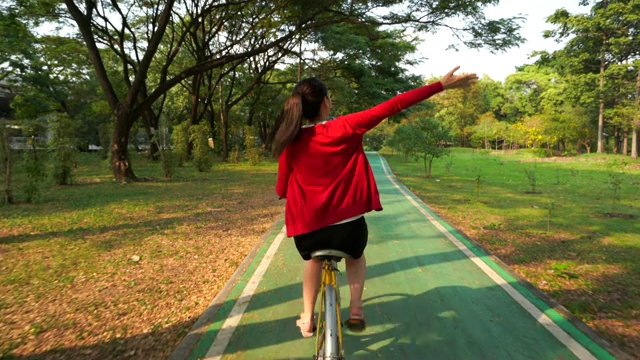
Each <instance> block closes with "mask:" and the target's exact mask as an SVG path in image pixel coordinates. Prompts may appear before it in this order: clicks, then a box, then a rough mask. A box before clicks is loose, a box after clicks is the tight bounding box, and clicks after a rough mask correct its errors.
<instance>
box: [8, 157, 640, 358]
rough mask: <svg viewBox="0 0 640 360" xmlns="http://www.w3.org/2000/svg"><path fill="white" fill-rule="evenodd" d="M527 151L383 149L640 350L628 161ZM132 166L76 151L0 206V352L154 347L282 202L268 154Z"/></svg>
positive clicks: (449, 210)
mask: <svg viewBox="0 0 640 360" xmlns="http://www.w3.org/2000/svg"><path fill="white" fill-rule="evenodd" d="M528 154H529V153H528V152H525V151H522V152H513V153H499V154H491V153H485V152H478V151H472V150H466V149H456V150H455V151H454V152H453V156H452V157H450V158H445V159H438V160H436V161H435V162H434V168H433V175H432V177H431V178H425V177H424V175H423V170H422V168H420V167H418V166H417V165H416V164H415V163H414V162H412V161H409V162H407V161H404V160H403V159H402V157H401V156H397V155H393V154H391V153H385V155H386V157H387V159H388V161H389V163H390V165H391V166H392V168H393V170H394V172H395V173H396V175H397V176H398V177H399V178H400V179H401V180H402V181H403V182H404V183H405V184H406V185H407V186H409V187H410V188H411V189H412V190H413V191H414V192H415V193H416V194H417V195H419V196H420V197H421V198H422V199H423V200H424V201H425V202H426V203H427V204H429V205H430V206H431V207H432V208H433V209H434V210H436V211H437V212H439V213H440V214H441V215H442V216H443V217H444V218H446V219H448V220H449V221H450V222H451V223H452V224H453V225H455V226H457V227H458V228H459V229H461V230H462V231H464V232H465V233H466V234H467V235H469V236H470V237H472V238H473V239H475V240H476V241H478V242H479V243H481V244H482V245H484V246H485V247H486V248H487V249H488V250H490V251H491V252H492V253H493V254H495V255H496V256H498V257H500V258H501V259H502V260H503V261H505V262H506V263H508V264H509V265H511V266H512V267H513V269H514V270H515V271H517V272H518V273H519V274H520V275H522V276H523V277H525V278H526V279H528V280H529V281H530V282H531V283H532V284H533V285H535V286H537V287H539V288H540V289H542V290H543V291H545V292H546V293H548V294H549V295H550V296H551V297H553V298H555V299H557V300H558V301H559V302H560V303H562V304H563V305H564V306H565V307H566V308H568V309H569V310H570V311H572V312H573V313H574V314H576V315H577V316H578V317H580V318H581V319H582V320H583V321H585V322H586V323H587V324H589V325H590V326H592V327H593V328H594V329H596V330H597V331H599V332H600V333H601V334H602V336H603V337H605V338H607V339H609V340H611V341H612V342H614V343H616V344H617V345H619V346H620V347H621V348H622V349H623V350H625V351H626V352H627V353H630V354H634V353H640V350H639V349H640V335H638V334H640V316H639V311H640V290H639V289H640V276H639V274H640V262H639V261H638V259H640V235H639V234H640V191H638V188H639V187H640V162H639V161H631V160H629V159H628V158H623V157H620V156H613V155H610V156H596V155H583V156H580V157H575V158H567V159H564V158H563V159H551V160H549V159H534V158H532V157H531V156H528ZM133 167H134V171H135V172H136V174H137V175H138V176H144V177H147V178H149V181H145V182H138V183H131V184H126V185H122V184H119V183H116V182H114V181H113V179H112V175H111V173H110V170H109V164H108V163H106V162H104V161H101V160H99V159H98V157H97V156H96V155H93V154H82V156H81V157H80V159H79V166H78V168H77V172H76V184H75V185H72V186H54V185H50V184H49V185H46V186H45V187H43V189H42V196H41V199H40V200H39V201H38V203H36V204H24V203H22V204H17V205H7V206H0V329H2V331H0V357H3V358H7V359H11V358H20V357H23V356H27V357H33V358H47V359H70V358H82V359H121V358H128V357H135V358H141V359H160V358H166V357H167V355H168V354H169V353H171V351H173V349H174V348H175V347H176V346H177V344H178V343H179V342H180V341H181V340H182V337H183V336H184V335H185V333H186V332H187V331H188V329H189V328H190V327H191V325H192V324H193V323H194V322H195V321H196V320H197V318H198V317H199V316H200V314H201V313H202V312H203V311H204V310H205V309H206V307H207V305H208V304H209V302H210V301H211V299H213V298H214V297H215V295H216V294H217V292H218V291H219V290H220V289H221V287H222V286H223V285H224V283H225V282H226V281H227V279H228V278H229V277H230V276H231V274H232V273H233V272H234V271H235V269H236V268H237V266H238V265H239V264H240V262H241V261H242V260H243V259H244V258H245V256H246V254H247V253H248V252H249V251H250V250H251V248H253V246H254V245H255V244H256V242H257V240H258V239H259V238H260V237H261V236H262V234H263V233H264V232H265V231H266V230H267V229H268V227H269V226H271V224H272V223H273V222H274V221H275V220H276V219H277V217H278V216H279V215H280V213H281V212H282V205H283V203H282V202H280V201H278V200H277V198H276V196H275V194H274V189H273V185H274V181H275V174H276V169H277V165H276V163H275V162H274V161H272V160H268V161H264V162H263V163H262V164H261V165H258V166H249V165H247V164H243V163H241V164H220V163H218V164H216V165H214V167H213V170H212V171H211V172H207V173H198V172H196V171H195V170H194V169H193V168H192V167H185V168H180V169H178V170H177V175H176V176H175V177H174V178H173V179H164V178H163V177H162V176H161V170H160V165H159V164H157V163H152V162H150V161H149V160H147V159H145V158H144V157H142V156H138V155H134V158H133ZM525 170H527V171H528V172H529V176H528V175H527V173H526V172H525ZM21 176H22V175H21V174H18V175H17V178H16V179H15V184H16V188H17V187H18V186H19V185H20V184H21V183H23V182H24V179H23V178H22V177H21ZM534 178H535V182H534V181H533V179H534ZM533 185H535V188H534V186H533ZM16 196H17V197H18V200H19V199H20V197H21V195H20V194H19V192H18V191H16Z"/></svg>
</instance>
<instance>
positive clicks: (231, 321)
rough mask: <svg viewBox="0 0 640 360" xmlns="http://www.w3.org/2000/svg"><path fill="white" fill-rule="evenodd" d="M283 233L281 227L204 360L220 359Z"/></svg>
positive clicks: (278, 245)
mask: <svg viewBox="0 0 640 360" xmlns="http://www.w3.org/2000/svg"><path fill="white" fill-rule="evenodd" d="M285 233H286V228H285V227H283V228H282V230H281V231H280V233H279V234H278V236H276V238H275V239H274V240H273V243H272V244H271V247H269V250H267V253H266V254H265V255H264V257H263V258H262V261H261V262H260V265H258V268H257V269H256V271H255V272H254V273H253V275H252V276H251V279H250V280H249V282H248V283H247V285H246V286H245V288H244V290H243V291H242V294H240V297H239V298H238V301H236V304H235V305H234V306H233V309H231V312H230V313H229V316H228V317H227V320H225V322H224V324H223V325H222V328H221V329H220V331H218V335H217V336H216V339H215V340H214V342H213V344H211V347H210V348H209V351H207V355H205V359H207V360H218V359H220V358H222V355H223V354H224V351H225V349H226V348H227V345H229V340H231V336H233V332H234V331H235V330H236V328H237V327H238V324H240V320H241V319H242V315H243V314H244V311H245V310H246V309H247V306H248V305H249V301H250V300H251V296H253V294H254V293H255V292H256V289H257V288H258V284H259V283H260V280H262V276H263V275H264V273H265V272H266V271H267V268H269V264H270V263H271V260H273V256H274V255H275V253H276V251H278V247H280V243H281V242H282V239H284V237H285Z"/></svg>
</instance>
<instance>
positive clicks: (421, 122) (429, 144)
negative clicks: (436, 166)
mask: <svg viewBox="0 0 640 360" xmlns="http://www.w3.org/2000/svg"><path fill="white" fill-rule="evenodd" d="M402 126H407V127H408V131H407V132H408V134H409V136H408V144H406V146H408V147H409V148H410V150H409V153H410V154H411V155H413V157H414V159H415V160H416V161H418V160H422V163H423V166H424V174H425V176H426V177H430V176H431V165H432V163H433V160H434V159H437V158H440V157H443V156H445V155H449V153H450V150H449V148H448V147H447V145H448V143H449V142H450V141H451V134H450V133H449V130H448V129H446V128H445V127H444V125H442V124H441V123H440V122H439V121H437V120H435V119H430V118H421V119H418V120H417V121H416V122H414V123H410V124H408V125H401V127H402Z"/></svg>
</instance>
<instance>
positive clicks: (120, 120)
mask: <svg viewBox="0 0 640 360" xmlns="http://www.w3.org/2000/svg"><path fill="white" fill-rule="evenodd" d="M126 108H127V107H126V105H120V107H119V109H118V110H119V111H116V119H115V126H114V129H113V137H112V138H111V168H112V170H113V175H114V176H115V178H116V180H117V181H120V182H122V183H125V182H129V181H136V180H137V177H136V175H135V174H134V173H133V168H132V167H131V161H129V146H128V145H129V135H130V133H131V127H132V125H133V121H132V120H131V119H130V117H131V116H130V115H129V112H128V111H127V110H126Z"/></svg>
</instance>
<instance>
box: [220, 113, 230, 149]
mask: <svg viewBox="0 0 640 360" xmlns="http://www.w3.org/2000/svg"><path fill="white" fill-rule="evenodd" d="M220 125H221V126H220V142H221V143H222V144H221V146H222V160H223V161H226V160H227V159H228V158H229V134H228V133H229V110H228V109H221V110H220Z"/></svg>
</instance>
